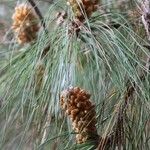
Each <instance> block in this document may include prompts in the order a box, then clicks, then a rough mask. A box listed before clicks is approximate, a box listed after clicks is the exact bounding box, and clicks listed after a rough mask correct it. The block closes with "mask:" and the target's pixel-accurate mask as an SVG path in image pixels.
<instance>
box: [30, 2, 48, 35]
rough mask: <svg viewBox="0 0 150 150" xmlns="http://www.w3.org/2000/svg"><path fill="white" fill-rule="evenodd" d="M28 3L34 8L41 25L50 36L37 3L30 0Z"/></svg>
mask: <svg viewBox="0 0 150 150" xmlns="http://www.w3.org/2000/svg"><path fill="white" fill-rule="evenodd" d="M28 2H29V3H30V5H31V6H32V7H33V8H34V10H35V12H36V14H37V15H38V17H39V19H40V21H41V25H42V26H43V28H44V30H45V33H46V34H48V30H47V28H46V24H45V22H44V18H43V16H42V14H41V12H40V10H39V8H38V7H37V5H36V3H35V2H34V1H33V0H28Z"/></svg>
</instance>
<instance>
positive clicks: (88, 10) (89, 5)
mask: <svg viewBox="0 0 150 150" xmlns="http://www.w3.org/2000/svg"><path fill="white" fill-rule="evenodd" d="M98 1H99V0H67V4H68V5H70V6H71V7H72V10H73V12H74V14H75V17H76V19H79V20H80V21H81V22H82V21H83V20H84V19H85V17H86V16H87V17H90V16H91V14H92V13H93V12H94V11H96V9H97V5H98Z"/></svg>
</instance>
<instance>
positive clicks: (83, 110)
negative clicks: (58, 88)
mask: <svg viewBox="0 0 150 150" xmlns="http://www.w3.org/2000/svg"><path fill="white" fill-rule="evenodd" d="M90 96H91V95H90V94H89V93H87V92H86V91H85V90H83V89H81V88H79V87H74V88H70V89H68V90H66V91H63V92H62V94H61V99H60V105H61V108H62V109H63V110H64V111H65V112H66V114H67V115H68V116H69V117H70V119H71V121H72V127H73V129H74V130H75V132H76V133H77V135H76V141H77V143H79V144H80V143H84V142H86V141H87V140H90V141H91V140H92V141H94V142H95V141H96V140H97V139H98V134H97V129H96V121H97V120H96V112H95V105H93V104H92V103H91V100H90Z"/></svg>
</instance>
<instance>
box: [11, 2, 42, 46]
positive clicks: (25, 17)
mask: <svg viewBox="0 0 150 150" xmlns="http://www.w3.org/2000/svg"><path fill="white" fill-rule="evenodd" d="M12 19H13V25H12V29H13V30H14V32H15V33H16V37H17V41H18V42H19V43H20V44H24V43H29V42H31V41H33V40H35V39H36V38H37V31H38V30H39V26H38V18H37V15H36V14H35V12H34V11H33V9H32V8H31V7H30V6H28V5H27V4H20V5H18V6H17V7H16V8H15V12H14V14H13V16H12Z"/></svg>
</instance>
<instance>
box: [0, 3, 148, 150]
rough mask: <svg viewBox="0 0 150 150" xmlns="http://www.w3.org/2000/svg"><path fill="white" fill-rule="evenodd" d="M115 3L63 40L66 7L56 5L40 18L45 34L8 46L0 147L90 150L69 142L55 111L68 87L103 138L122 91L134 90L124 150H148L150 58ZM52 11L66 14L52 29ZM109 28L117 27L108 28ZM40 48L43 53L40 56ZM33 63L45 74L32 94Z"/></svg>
mask: <svg viewBox="0 0 150 150" xmlns="http://www.w3.org/2000/svg"><path fill="white" fill-rule="evenodd" d="M129 3H130V2H129ZM61 4H63V5H62V6H61ZM114 4H117V1H115V2H114V3H113V2H112V3H110V2H108V5H107V3H106V1H105V3H104V4H103V5H102V4H101V7H100V10H101V9H102V6H103V7H106V8H107V9H108V12H104V13H102V12H101V11H97V12H95V13H94V14H93V15H92V17H91V18H90V19H89V20H86V21H85V22H84V25H83V26H82V28H81V30H80V32H79V33H78V35H77V34H75V33H74V34H69V28H70V23H69V22H70V20H72V19H73V13H72V11H71V9H70V8H69V7H67V6H66V5H65V3H64V1H63V0H60V1H58V2H55V3H54V4H51V5H49V6H48V7H49V8H48V9H47V12H46V14H44V17H45V18H44V20H45V22H46V26H47V28H48V29H49V31H50V32H49V33H48V34H46V33H45V32H44V30H41V31H40V33H39V36H38V39H37V41H36V42H34V43H32V44H31V45H25V46H23V47H22V48H20V47H18V45H17V44H14V45H13V46H11V47H10V48H9V49H10V50H9V51H8V50H6V52H7V57H2V59H1V60H0V64H1V72H2V73H1V74H0V75H1V77H0V96H1V99H2V100H3V101H2V107H1V108H0V120H1V122H0V126H1V130H0V147H1V149H11V147H13V149H28V147H27V146H29V147H31V149H55V148H56V149H58V150H59V149H60V150H62V149H64V150H69V149H71V150H73V149H81V150H83V149H85V150H88V149H92V148H91V145H92V144H88V143H86V144H84V145H83V146H82V145H77V144H75V140H74V133H73V131H72V128H71V126H70V120H68V119H67V118H66V117H65V116H64V114H63V112H62V111H61V109H60V105H59V96H60V92H61V91H62V90H64V89H66V88H68V87H70V86H80V87H82V88H84V89H86V90H88V91H89V92H90V93H91V95H92V100H93V102H94V103H95V104H96V106H97V107H96V110H97V120H98V123H97V128H98V132H99V134H100V135H101V136H105V135H107V134H110V133H111V132H112V131H113V127H114V125H115V123H116V122H117V115H118V110H117V107H123V106H124V101H125V93H126V91H127V87H128V85H130V86H132V85H133V84H135V88H136V89H135V91H134V94H133V96H132V98H130V100H129V101H128V106H127V107H126V114H125V116H124V117H125V118H124V134H125V141H124V142H125V143H124V145H123V147H124V149H127V150H133V149H139V150H141V149H143V150H148V149H150V144H149V143H150V142H149V139H150V130H149V126H150V125H149V121H150V120H149V115H150V102H149V100H150V94H149V93H150V86H149V81H150V80H149V79H150V77H149V71H147V72H146V66H145V65H146V58H147V57H148V56H149V55H150V53H149V51H148V50H147V49H146V48H145V47H144V46H143V45H147V44H148V42H147V41H146V39H145V38H144V33H145V31H144V29H143V30H142V34H139V33H138V32H135V31H134V27H133V24H132V22H130V21H129V18H128V16H127V15H128V14H127V12H123V11H122V12H120V11H119V8H116V6H114ZM60 6H61V8H60ZM127 6H130V7H131V6H132V7H133V8H134V7H135V6H133V5H131V4H130V5H128V4H127ZM39 7H40V6H39ZM58 9H61V10H66V11H67V12H68V14H69V15H68V16H67V18H66V20H65V22H64V23H63V24H62V25H61V26H58V25H56V23H55V20H56V16H55V15H54V14H56V10H58ZM130 9H131V8H130ZM125 11H126V10H125ZM51 14H53V15H51ZM110 22H112V23H114V24H117V25H118V26H119V27H118V28H115V27H114V26H110ZM137 26H138V25H137ZM137 28H138V27H137ZM139 28H140V29H141V28H143V26H140V25H139ZM47 45H50V47H49V49H48V52H47V53H46V55H44V57H43V55H42V54H43V51H44V50H45V49H44V48H45V47H47ZM6 60H7V63H6ZM39 63H40V64H43V66H44V67H45V71H44V75H43V78H44V80H43V85H42V86H41V87H40V88H39V89H38V91H37V90H36V86H37V85H36V84H37V83H36V82H35V74H36V67H37V66H38V64H39ZM145 72H146V73H145ZM143 73H144V80H143V79H142V78H141V74H143Z"/></svg>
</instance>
